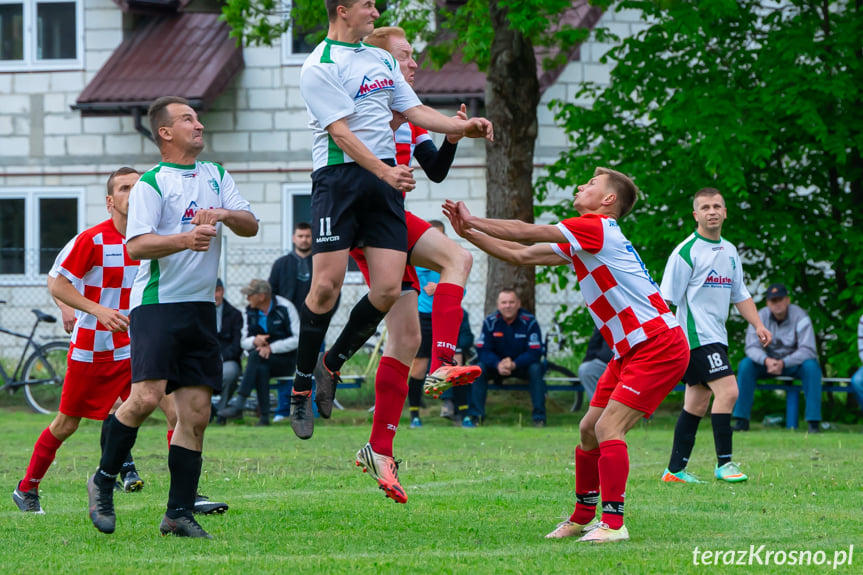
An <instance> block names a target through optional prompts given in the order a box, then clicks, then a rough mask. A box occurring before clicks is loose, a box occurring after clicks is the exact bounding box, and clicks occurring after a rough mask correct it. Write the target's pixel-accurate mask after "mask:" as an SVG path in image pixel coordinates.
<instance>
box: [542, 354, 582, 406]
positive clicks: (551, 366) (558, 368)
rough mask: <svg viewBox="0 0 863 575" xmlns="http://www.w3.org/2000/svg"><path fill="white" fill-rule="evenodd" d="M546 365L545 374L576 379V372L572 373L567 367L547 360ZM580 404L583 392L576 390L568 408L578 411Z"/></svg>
mask: <svg viewBox="0 0 863 575" xmlns="http://www.w3.org/2000/svg"><path fill="white" fill-rule="evenodd" d="M547 365H548V367H547V368H546V370H545V375H546V376H552V377H564V378H568V379H577V378H578V376H577V375H576V374H574V373H572V371H570V369H569V368H567V367H563V366H562V365H558V364H556V363H554V362H551V361H549V362H548V363H547ZM582 404H584V392H583V391H576V392H575V400H574V401H573V403H572V407H571V408H569V410H570V411H578V410H579V409H581V406H582Z"/></svg>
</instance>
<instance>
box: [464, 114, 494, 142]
mask: <svg viewBox="0 0 863 575" xmlns="http://www.w3.org/2000/svg"><path fill="white" fill-rule="evenodd" d="M464 135H465V137H467V138H485V139H486V140H488V141H489V142H494V128H493V126H492V125H491V122H490V121H488V120H487V119H485V118H471V119H470V120H468V121H467V125H466V126H465V128H464Z"/></svg>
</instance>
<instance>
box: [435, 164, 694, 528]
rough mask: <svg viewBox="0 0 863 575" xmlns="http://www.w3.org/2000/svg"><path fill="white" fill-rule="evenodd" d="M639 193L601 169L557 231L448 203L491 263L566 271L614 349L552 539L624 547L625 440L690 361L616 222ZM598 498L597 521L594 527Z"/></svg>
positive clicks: (583, 427)
mask: <svg viewBox="0 0 863 575" xmlns="http://www.w3.org/2000/svg"><path fill="white" fill-rule="evenodd" d="M636 193H637V189H636V187H635V184H633V182H632V180H630V179H629V178H628V177H627V176H625V175H623V174H621V173H620V172H617V171H614V170H610V169H607V168H597V169H596V171H595V172H594V176H593V178H591V179H590V181H589V182H587V183H586V184H582V185H580V186H578V191H577V193H576V194H575V197H574V199H573V202H572V205H573V207H574V208H575V210H576V211H577V212H578V213H579V214H580V217H576V218H569V219H566V220H564V221H562V222H560V223H558V224H556V225H537V224H528V223H525V222H521V221H517V220H494V219H487V218H480V217H476V216H473V215H471V214H470V212H469V211H468V210H467V208H466V207H465V205H464V203H462V202H458V203H455V202H452V201H450V200H447V202H446V203H445V204H444V213H445V214H446V215H447V217H448V218H449V219H450V221H451V222H452V225H453V229H455V230H456V232H457V233H458V234H459V235H461V236H462V237H464V238H465V239H467V240H468V241H469V242H471V243H472V244H474V245H475V246H477V247H478V248H480V249H481V250H483V251H485V252H487V253H488V254H490V255H493V256H495V257H497V258H499V259H502V260H504V261H507V262H509V263H512V264H516V265H562V264H569V265H570V266H571V267H572V270H573V271H574V272H575V274H576V277H577V278H578V283H579V285H580V287H581V293H582V295H583V296H584V300H585V303H586V304H587V307H588V310H589V312H590V315H591V316H592V317H593V321H594V323H595V324H596V327H597V328H598V329H599V331H600V332H601V333H602V335H603V337H604V338H605V341H606V342H607V343H608V345H609V346H610V347H611V349H612V350H613V351H614V359H612V360H611V362H610V363H609V364H608V368H607V369H606V370H605V373H604V374H603V375H602V377H601V378H600V379H599V382H598V383H597V389H596V393H595V394H594V396H593V399H592V400H591V402H590V408H589V409H588V411H587V413H586V414H585V416H584V417H583V418H582V420H581V423H580V425H579V430H580V432H581V442H580V444H579V445H578V446H577V447H576V449H575V496H576V504H575V511H574V512H573V513H572V515H571V516H570V518H569V520H567V521H564V522H563V523H561V524H560V525H558V526H557V528H556V529H555V530H554V531H552V532H551V533H549V534H548V535H547V536H546V537H548V538H561V537H571V536H581V537H580V539H579V541H590V542H596V543H604V542H610V541H621V540H626V539H629V533H628V531H627V529H626V526H625V525H624V524H623V502H624V493H625V492H626V481H627V477H628V475H629V454H628V451H627V447H626V442H625V441H624V436H625V435H626V432H627V431H629V430H630V429H631V428H632V427H633V426H634V425H635V424H636V422H637V421H638V420H639V419H641V418H642V417H647V416H649V415H650V414H652V413H653V412H654V410H655V409H656V408H657V407H658V406H659V404H660V403H661V402H662V400H663V399H665V397H666V396H667V395H668V393H669V392H670V391H671V390H672V389H673V388H674V386H675V385H676V384H677V382H678V381H680V378H681V377H682V376H683V373H684V372H685V371H686V366H687V364H688V363H689V346H688V345H687V343H686V337H685V336H684V334H683V330H682V329H681V328H680V326H679V324H678V323H677V320H676V319H675V318H674V315H673V314H672V313H671V311H669V309H668V306H667V305H666V303H665V301H664V300H663V299H662V296H661V295H660V293H659V290H658V289H657V286H656V283H655V282H654V281H653V279H652V278H651V277H650V274H649V273H648V271H647V269H646V268H645V267H644V264H643V263H642V261H641V258H640V257H639V255H638V252H637V251H636V250H635V248H634V247H633V246H632V244H631V243H630V242H629V241H628V240H627V239H626V237H625V236H624V235H623V232H622V231H621V230H620V226H619V224H618V220H619V219H620V218H622V217H623V216H625V215H626V214H627V213H629V211H630V210H631V209H632V206H633V205H634V204H635V200H636ZM523 242H540V243H535V244H534V245H524V243H523ZM600 496H601V497H602V517H601V519H597V518H596V504H597V502H598V500H599V497H600Z"/></svg>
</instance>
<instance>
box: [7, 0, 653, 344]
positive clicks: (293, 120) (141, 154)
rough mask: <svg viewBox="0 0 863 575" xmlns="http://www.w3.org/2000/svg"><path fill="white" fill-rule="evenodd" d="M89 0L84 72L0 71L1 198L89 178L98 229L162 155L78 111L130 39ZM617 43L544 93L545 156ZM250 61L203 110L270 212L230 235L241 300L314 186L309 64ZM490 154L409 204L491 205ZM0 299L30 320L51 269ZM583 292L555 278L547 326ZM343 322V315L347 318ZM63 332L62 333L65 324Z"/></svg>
mask: <svg viewBox="0 0 863 575" xmlns="http://www.w3.org/2000/svg"><path fill="white" fill-rule="evenodd" d="M84 2H85V10H84V25H85V35H84V36H85V40H84V42H85V43H84V69H82V70H77V71H68V70H67V71H62V72H38V73H0V195H2V193H3V192H2V190H3V188H4V187H20V186H80V187H82V188H83V189H84V190H85V203H86V206H85V210H84V212H85V225H86V226H91V225H94V224H96V223H98V222H99V221H101V220H102V219H103V218H104V217H105V216H106V213H105V208H104V195H105V192H104V182H105V180H106V179H107V175H108V174H109V173H110V172H111V171H113V170H114V169H116V168H117V167H119V166H121V165H130V166H133V167H135V168H137V169H140V170H145V169H148V168H149V167H151V166H152V165H154V164H155V163H157V162H158V161H159V155H158V152H157V149H156V147H155V146H154V145H153V144H152V142H150V141H149V140H147V139H146V138H144V137H143V136H142V135H141V134H139V133H138V132H136V131H135V128H134V124H133V121H132V118H130V117H104V118H82V116H81V114H80V112H78V111H74V110H72V109H70V105H72V104H74V102H75V100H76V99H77V97H78V95H79V94H80V92H81V91H82V90H83V89H84V87H85V86H86V85H87V83H88V82H89V81H90V80H91V79H92V78H93V76H95V74H96V73H97V72H98V70H99V69H100V68H101V66H102V65H103V64H104V63H105V61H106V60H107V59H108V58H109V57H110V55H111V54H112V53H113V51H114V49H115V48H116V47H117V46H118V45H119V44H120V43H121V41H122V39H123V15H122V12H121V11H120V10H119V8H118V7H117V6H116V4H114V2H112V1H111V0H84ZM599 25H600V26H607V27H609V28H611V29H612V31H614V32H615V33H617V34H618V35H620V36H621V37H624V36H627V35H629V34H632V33H634V32H635V31H637V30H639V29H641V28H643V27H644V24H643V23H642V22H641V21H640V18H639V15H638V13H637V12H634V11H622V12H619V13H615V12H612V11H609V12H607V13H606V14H605V15H604V16H603V18H602V19H601V20H600V23H599ZM607 49H608V46H604V45H601V44H598V43H595V42H588V43H587V44H585V45H584V46H583V47H582V50H581V57H582V59H581V61H578V62H573V63H571V64H569V65H568V67H567V68H566V70H565V71H564V72H563V74H562V75H561V77H560V80H559V81H558V83H557V84H556V85H555V86H553V87H551V88H550V89H549V90H548V91H547V92H546V93H545V95H544V96H543V98H542V103H541V104H540V107H539V110H538V113H539V120H540V130H539V138H538V141H537V156H536V162H537V163H544V162H550V161H553V160H554V159H555V157H556V154H557V152H558V151H559V150H560V149H561V148H563V147H565V146H566V138H565V135H564V134H563V133H562V131H561V130H560V129H559V128H557V127H556V126H555V125H554V121H553V116H552V113H551V112H550V111H549V110H548V102H549V101H550V100H551V99H552V98H572V97H573V94H574V93H575V90H576V86H577V83H578V82H579V81H581V80H582V79H591V80H593V81H596V82H599V83H602V82H607V81H608V73H609V70H608V67H607V66H606V65H603V64H600V63H599V58H600V57H601V55H602V54H603V53H604V52H605V50H607ZM244 60H245V69H244V70H243V71H242V72H241V73H240V74H239V75H238V76H237V78H236V79H235V80H234V82H233V83H232V85H231V86H230V87H229V88H228V89H227V90H226V91H225V93H224V94H222V96H221V97H219V98H218V99H217V100H216V102H215V103H214V105H213V106H212V107H211V108H210V109H209V110H208V111H206V112H204V113H202V114H201V120H202V122H203V124H204V125H205V140H206V149H205V151H204V153H203V154H202V155H201V158H202V159H207V160H213V161H216V162H219V163H221V164H223V165H224V166H225V167H226V169H227V170H228V171H229V172H231V174H232V175H233V177H234V179H235V180H236V181H237V184H238V186H239V188H240V190H241V191H242V192H243V194H244V195H245V197H246V198H247V199H248V200H249V201H250V202H251V203H252V206H253V209H254V211H255V213H256V214H257V215H258V217H259V218H260V219H261V230H260V233H259V234H258V236H257V237H255V238H251V239H240V238H230V239H229V241H228V245H229V250H228V255H227V261H228V262H230V266H229V268H228V270H227V279H228V297H229V299H231V300H233V301H234V302H235V303H242V301H241V298H240V295H239V288H240V287H241V285H242V284H241V283H240V282H244V281H247V280H248V279H250V278H251V277H266V276H267V275H268V273H269V265H270V263H271V261H272V259H275V257H276V256H277V255H279V254H280V253H281V251H282V246H283V244H285V243H287V242H288V240H287V238H289V236H290V233H291V230H290V223H283V222H282V218H281V214H282V213H283V212H282V186H283V184H285V183H301V184H307V185H308V186H309V189H311V181H310V171H311V132H310V131H309V129H308V127H307V124H308V117H307V114H306V111H305V105H304V103H303V100H302V97H301V95H300V92H299V88H298V84H299V72H300V65H298V64H292V65H283V64H282V58H281V54H280V47H279V46H278V45H276V46H274V47H256V48H246V49H245V50H244ZM445 111H446V112H447V113H450V114H451V113H454V110H445ZM439 141H440V138H438V142H439ZM484 162H485V145H484V143H483V142H476V141H463V142H462V143H461V144H459V152H458V154H457V157H456V161H455V164H454V166H453V168H452V170H451V172H450V175H449V177H448V178H447V180H446V181H445V182H443V183H441V184H434V183H431V182H429V181H428V180H427V179H426V178H425V177H424V175H423V174H422V171H421V170H417V172H416V176H417V181H418V185H417V189H416V190H415V191H413V192H412V193H411V194H409V196H408V199H407V206H408V209H410V210H412V211H414V212H415V213H416V214H418V215H419V216H421V217H423V218H427V219H428V218H438V219H440V218H441V217H442V216H441V212H440V204H441V202H442V201H443V199H445V198H451V199H455V200H464V201H465V202H467V204H468V206H469V207H470V209H471V210H472V211H474V212H476V213H485V168H484ZM228 235H230V234H228ZM471 249H472V248H471ZM255 250H257V253H259V254H267V257H265V258H263V259H264V260H265V261H260V262H257V263H249V262H253V261H255V257H254V256H252V255H251V254H253V253H254V252H255ZM473 251H474V256H475V261H476V264H475V266H474V271H473V273H472V275H471V278H470V281H469V284H468V287H467V296H466V298H465V302H466V307H467V309H468V311H469V312H470V314H471V318H472V325H473V327H474V331H475V332H478V328H479V325H480V322H481V320H482V318H483V317H484V315H485V313H486V310H483V309H482V305H483V300H484V284H485V269H486V261H485V256H484V255H483V254H480V253H477V252H476V251H475V250H473ZM259 259H260V258H259ZM4 284H5V285H4ZM363 290H364V288H363V287H362V286H348V288H346V294H345V298H344V299H345V301H346V302H348V301H353V300H355V299H356V297H358V296H359V294H360V293H362V291H363ZM0 299H6V300H8V301H9V302H10V304H11V305H6V306H0V325H9V324H10V322H12V323H17V324H19V327H20V326H21V325H23V324H29V323H30V319H29V311H28V310H29V308H30V307H35V306H38V307H42V308H43V309H46V310H47V309H49V308H51V307H52V304H51V302H50V298H49V296H48V294H47V290H45V289H44V277H42V278H38V280H33V281H29V282H23V283H22V282H8V281H7V282H2V281H0ZM579 300H580V297H579V296H578V294H577V293H571V292H570V293H564V294H551V293H550V291H549V289H548V286H544V285H543V286H539V288H538V291H537V315H538V316H539V318H540V321H541V323H542V324H543V327H546V326H548V325H550V322H551V318H552V317H553V314H554V311H555V310H556V309H558V308H559V306H560V304H561V303H570V304H578V303H579ZM344 307H346V306H344ZM22 318H23V319H22ZM341 321H343V317H342V316H341V314H340V316H339V319H338V320H337V323H341ZM334 327H338V325H335V324H334ZM331 332H333V330H331ZM55 333H56V334H57V335H59V334H60V332H59V328H57V331H56V332H55ZM2 345H3V344H0V346H2Z"/></svg>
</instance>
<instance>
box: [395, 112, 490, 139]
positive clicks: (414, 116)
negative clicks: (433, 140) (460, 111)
mask: <svg viewBox="0 0 863 575" xmlns="http://www.w3.org/2000/svg"><path fill="white" fill-rule="evenodd" d="M404 115H405V116H407V118H408V120H409V121H410V123H411V124H413V125H414V126H420V127H421V128H425V129H426V130H430V131H432V132H437V133H439V134H446V135H448V136H464V137H466V138H485V139H486V140H488V141H489V142H493V141H494V128H493V127H492V125H491V122H490V121H488V120H487V119H485V118H470V119H464V118H461V117H459V116H458V115H457V116H456V117H454V118H450V117H449V116H444V115H443V114H441V113H440V112H438V111H437V110H435V109H433V108H429V107H428V106H424V105H419V106H414V107H413V108H409V109H407V110H405V112H404Z"/></svg>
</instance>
